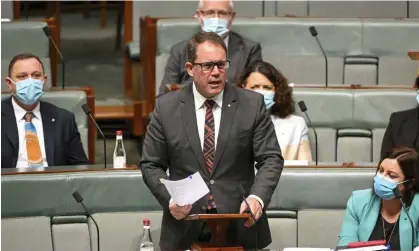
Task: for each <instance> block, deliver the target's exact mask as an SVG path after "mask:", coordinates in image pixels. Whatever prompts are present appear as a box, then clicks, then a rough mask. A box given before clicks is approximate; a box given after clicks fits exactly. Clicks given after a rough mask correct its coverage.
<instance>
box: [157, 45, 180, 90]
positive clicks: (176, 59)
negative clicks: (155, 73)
mask: <svg viewBox="0 0 419 251" xmlns="http://www.w3.org/2000/svg"><path fill="white" fill-rule="evenodd" d="M180 53H181V51H179V50H178V49H177V48H176V47H175V46H173V47H172V49H171V50H170V56H169V58H168V59H167V63H166V67H165V68H164V76H163V80H162V81H161V83H160V88H159V94H163V93H164V92H165V89H166V86H167V85H171V84H179V82H180V67H183V66H181V65H179V64H180V61H181V60H180V57H181V54H180Z"/></svg>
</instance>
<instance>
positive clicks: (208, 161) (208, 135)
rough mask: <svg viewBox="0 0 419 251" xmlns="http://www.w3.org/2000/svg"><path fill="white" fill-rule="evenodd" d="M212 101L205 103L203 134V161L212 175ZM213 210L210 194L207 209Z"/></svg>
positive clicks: (213, 146)
mask: <svg viewBox="0 0 419 251" xmlns="http://www.w3.org/2000/svg"><path fill="white" fill-rule="evenodd" d="M214 104H215V102H214V100H211V99H208V100H207V101H205V107H206V113H205V134H204V151H203V153H204V159H205V165H206V167H207V169H208V171H209V173H212V168H213V165H214V158H215V125H214V114H213V113H212V108H213V107H214ZM212 208H215V200H214V196H213V195H212V194H210V199H209V201H208V209H212Z"/></svg>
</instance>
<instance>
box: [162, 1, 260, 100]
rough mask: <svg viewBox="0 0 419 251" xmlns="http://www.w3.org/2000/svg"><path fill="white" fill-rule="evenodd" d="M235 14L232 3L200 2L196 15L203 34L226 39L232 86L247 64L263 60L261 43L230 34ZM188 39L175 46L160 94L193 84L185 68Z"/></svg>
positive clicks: (229, 77) (229, 78)
mask: <svg viewBox="0 0 419 251" xmlns="http://www.w3.org/2000/svg"><path fill="white" fill-rule="evenodd" d="M235 15H236V13H235V12H234V11H233V2H232V0H200V1H199V8H198V10H197V11H196V14H195V17H196V19H197V20H198V22H199V24H200V25H201V27H202V30H203V31H206V32H209V31H212V32H215V33H217V34H218V35H219V36H221V37H222V38H223V39H224V42H225V44H226V46H227V49H228V56H227V58H228V59H229V60H230V67H229V68H228V73H227V74H228V76H227V79H228V81H227V82H228V83H230V84H233V85H234V84H235V82H234V81H235V80H236V79H237V76H238V75H240V74H241V72H242V71H243V70H244V69H245V68H246V67H247V66H248V65H250V64H252V63H253V62H255V61H258V60H261V59H262V49H261V47H260V44H259V43H255V42H253V41H250V40H247V39H245V38H244V37H242V36H240V35H239V34H237V33H235V32H232V31H230V27H231V24H232V22H233V20H234V17H235ZM188 40H189V39H186V40H184V41H182V42H180V43H178V44H176V45H174V46H173V47H172V49H171V52H170V57H169V59H168V60H167V63H166V67H165V70H164V77H163V80H162V82H161V84H160V88H159V93H160V94H163V93H164V92H165V91H166V90H167V89H168V88H167V87H168V86H171V85H173V84H176V85H179V86H185V85H186V84H190V83H192V77H191V76H189V74H188V73H187V71H186V67H185V64H186V62H187V61H188V51H187V45H188Z"/></svg>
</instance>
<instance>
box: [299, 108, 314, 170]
mask: <svg viewBox="0 0 419 251" xmlns="http://www.w3.org/2000/svg"><path fill="white" fill-rule="evenodd" d="M298 106H299V107H300V110H301V112H304V114H305V115H306V118H307V120H308V123H309V124H310V127H311V128H313V132H314V140H315V142H314V143H315V149H316V166H318V165H319V148H318V146H317V132H316V128H315V127H314V125H313V123H311V119H310V116H308V114H307V106H306V103H304V101H300V102H298Z"/></svg>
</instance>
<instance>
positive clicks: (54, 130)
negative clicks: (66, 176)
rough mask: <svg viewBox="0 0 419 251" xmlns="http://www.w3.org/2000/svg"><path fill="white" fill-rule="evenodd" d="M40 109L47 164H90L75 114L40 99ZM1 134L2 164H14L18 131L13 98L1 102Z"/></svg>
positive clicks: (16, 157)
mask: <svg viewBox="0 0 419 251" xmlns="http://www.w3.org/2000/svg"><path fill="white" fill-rule="evenodd" d="M40 112H41V114H42V125H43V128H44V141H45V152H46V157H47V161H48V166H65V165H86V164H89V160H88V159H87V156H86V154H85V152H84V149H83V145H82V143H81V140H80V133H79V130H78V128H77V124H76V119H75V117H74V114H73V113H71V112H69V111H67V110H64V109H61V108H58V107H57V106H55V105H53V104H50V103H47V102H43V101H41V102H40ZM1 136H2V137H1V168H15V167H16V163H17V159H18V154H19V135H18V129H17V124H16V117H15V112H14V110H13V105H12V98H8V99H6V100H3V101H2V102H1Z"/></svg>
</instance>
